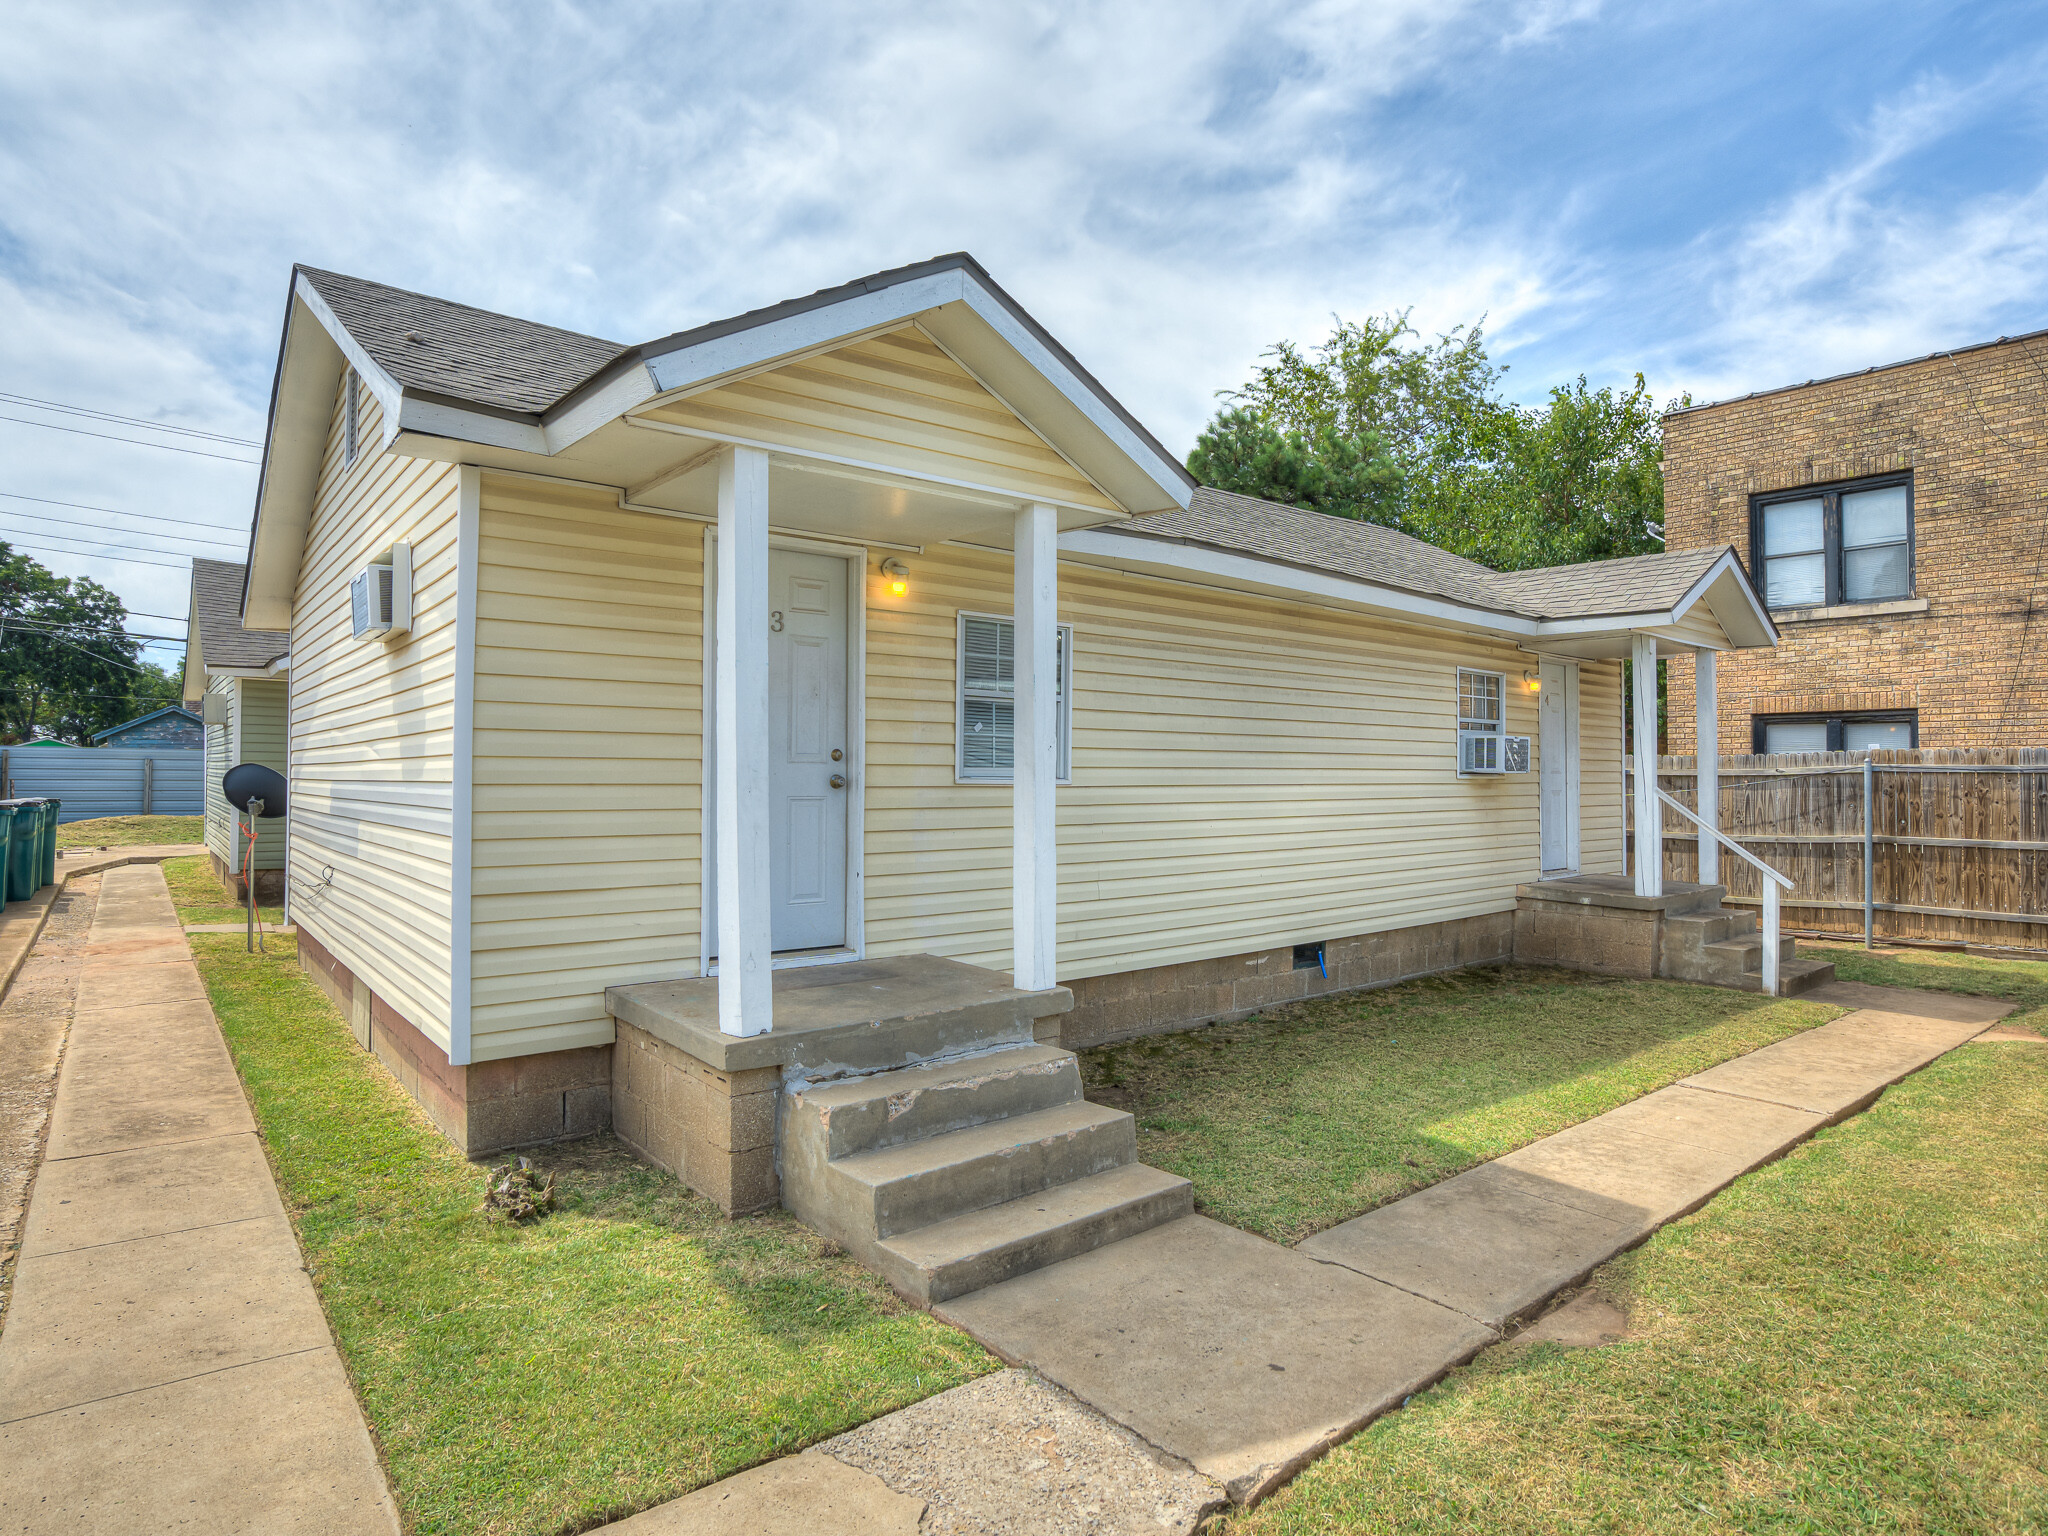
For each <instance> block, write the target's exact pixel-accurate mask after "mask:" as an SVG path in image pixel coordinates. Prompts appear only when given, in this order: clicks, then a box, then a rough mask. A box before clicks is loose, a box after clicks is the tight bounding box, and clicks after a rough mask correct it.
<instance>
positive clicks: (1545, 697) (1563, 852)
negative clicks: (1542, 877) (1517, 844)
mask: <svg viewBox="0 0 2048 1536" xmlns="http://www.w3.org/2000/svg"><path fill="white" fill-rule="evenodd" d="M1539 666H1540V670H1539V671H1538V672H1537V677H1538V678H1539V679H1540V680H1541V682H1542V688H1541V689H1540V690H1539V692H1538V693H1537V718H1538V722H1539V728H1540V730H1541V732H1542V734H1541V735H1540V736H1539V738H1538V740H1537V745H1536V751H1537V765H1538V774H1539V778H1540V780H1541V785H1540V794H1539V800H1540V802H1541V815H1542V818H1543V872H1544V873H1545V874H1547V875H1551V874H1566V873H1576V872H1577V870H1578V867H1579V664H1578V663H1577V662H1576V661H1549V660H1546V661H1543V662H1541V663H1540V664H1539Z"/></svg>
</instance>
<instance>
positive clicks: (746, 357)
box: [647, 270, 966, 395]
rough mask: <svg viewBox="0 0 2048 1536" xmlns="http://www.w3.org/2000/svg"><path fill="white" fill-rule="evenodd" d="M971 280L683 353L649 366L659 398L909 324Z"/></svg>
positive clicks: (841, 304) (877, 297)
mask: <svg viewBox="0 0 2048 1536" xmlns="http://www.w3.org/2000/svg"><path fill="white" fill-rule="evenodd" d="M965 280H966V274H964V273H962V272H960V271H958V270H954V271H948V272H934V273H933V274H932V275H931V276H929V277H920V278H916V279H914V280H912V281H910V282H907V283H894V284H891V285H890V286H888V287H886V288H882V289H879V290H876V291H873V292H869V293H860V294H855V295H853V296H852V297H850V298H845V299H841V300H839V301H838V302H837V303H834V304H824V305H821V306H819V307H818V308H816V309H807V310H804V311H803V312H801V313H799V314H794V315H788V316H785V317H784V318H783V319H780V320H771V321H768V322H767V323H766V324H764V325H753V326H748V327H747V328H746V329H745V330H738V331H732V332H729V333H727V334H726V335H723V336H714V337H712V338H710V339H709V340H707V341H700V342H698V343H697V344H696V345H695V346H691V347H678V348H677V349H676V350H675V351H673V352H663V353H660V354H658V355H657V356H654V357H650V358H649V359H648V360H647V373H648V376H649V377H650V378H651V379H652V380H653V383H654V388H655V390H656V392H657V393H660V394H664V395H665V394H667V393H669V392H670V391H671V390H680V389H694V388H697V387H699V386H702V385H704V384H708V383H710V382H712V381H714V380H717V379H721V378H723V377H725V376H726V375H727V374H733V373H744V372H746V371H748V370H750V369H755V368H759V367H762V366H763V365H764V364H771V363H775V362H779V361H781V360H783V359H785V358H788V357H791V356H794V355H795V354H797V353H800V352H815V351H817V350H818V349H819V348H820V347H825V346H830V345H831V344H832V343H834V342H836V341H838V340H839V339H840V338H842V337H849V336H852V335H854V334H856V333H859V332H864V331H873V330H876V329H878V328H879V327H882V326H886V325H890V324H893V323H895V322H898V321H902V320H907V319H909V318H910V317H911V316H912V315H915V314H918V313H920V312H922V311H924V310H927V309H934V308H936V307H938V306H939V305H941V304H948V303H951V302H952V301H953V300H955V299H957V298H959V297H960V290H961V287H962V285H963V284H964V282H965Z"/></svg>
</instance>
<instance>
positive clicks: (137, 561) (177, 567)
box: [7, 534, 192, 571]
mask: <svg viewBox="0 0 2048 1536" xmlns="http://www.w3.org/2000/svg"><path fill="white" fill-rule="evenodd" d="M36 537H37V538H42V537H43V535H42V534H37V535H36ZM7 542H8V543H9V544H12V545H14V546H15V547H16V548H18V549H32V550H36V551H38V552H39V553H41V554H45V555H72V556H75V557H77V558H78V559H80V560H84V559H88V558H90V559H94V560H119V561H122V562H123V563H125V564H127V565H160V566H162V567H163V568H164V569H165V570H167V571H187V570H190V569H191V568H192V567H191V562H190V561H189V560H187V561H185V562H184V563H182V564H181V563H180V562H178V561H175V560H145V559H143V558H142V557H141V556H140V555H103V554H98V553H95V552H94V551H92V550H89V549H52V548H51V547H50V546H49V545H47V544H31V543H28V542H27V541H26V540H23V539H9V540H8V541H7Z"/></svg>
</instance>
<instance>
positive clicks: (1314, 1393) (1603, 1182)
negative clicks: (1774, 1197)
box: [934, 982, 2010, 1503]
mask: <svg viewBox="0 0 2048 1536" xmlns="http://www.w3.org/2000/svg"><path fill="white" fill-rule="evenodd" d="M1809 996H1811V997H1813V998H1815V999H1817V1000H1820V1001H1824V1002H1833V1003H1836V1004H1839V1005H1841V1006H1845V1007H1849V1008H1853V1009H1855V1010H1857V1011H1855V1012H1852V1013H1850V1014H1847V1015H1845V1016H1844V1017H1842V1018H1840V1019H1837V1020H1835V1021H1834V1022H1833V1023H1830V1024H1825V1025H1822V1026H1820V1027H1819V1028H1817V1029H1812V1030H1808V1031H1806V1032H1804V1033H1802V1034H1798V1035H1794V1036H1792V1037H1791V1038H1789V1039H1786V1040H1782V1041H1780V1042H1778V1043H1777V1044H1775V1045H1770V1046H1766V1047H1764V1048H1763V1049H1762V1050H1759V1051H1755V1052H1753V1053H1751V1054H1750V1055H1747V1056H1741V1057H1737V1058H1736V1059H1734V1060H1732V1061H1728V1062H1724V1063H1722V1064H1721V1065H1720V1066H1717V1067H1714V1068H1712V1069H1710V1070H1709V1071H1706V1072H1702V1073H1699V1074H1698V1075H1696V1076H1694V1077H1690V1078H1687V1079H1685V1080H1684V1081H1683V1082H1680V1083H1677V1084H1674V1085H1673V1086H1671V1087H1669V1088H1665V1089H1662V1090H1660V1091H1659V1092H1656V1093H1652V1094H1648V1095H1646V1096H1645V1097H1643V1098H1641V1099H1638V1100H1636V1101H1635V1102H1633V1103H1630V1104H1626V1105H1623V1106H1622V1107H1621V1108H1619V1109H1616V1110H1613V1111H1611V1112H1609V1113H1607V1114H1604V1115H1600V1116H1597V1117H1595V1118H1594V1119H1592V1120H1588V1121H1586V1122H1585V1123H1583V1124H1581V1125H1577V1126H1573V1127H1572V1128H1571V1129H1569V1130H1565V1131H1561V1132H1559V1133H1558V1134H1557V1135H1555V1136H1549V1137H1545V1138H1544V1139H1543V1140H1541V1141H1538V1142H1535V1143H1533V1144H1531V1145H1530V1146H1527V1147H1524V1148H1522V1149H1521V1150H1520V1151H1518V1152H1514V1153H1510V1154H1509V1155H1508V1156H1506V1157H1503V1158H1500V1159H1498V1160H1496V1161H1494V1162H1491V1163H1487V1164H1484V1165H1482V1166H1481V1167H1478V1168H1475V1169H1473V1170H1471V1171H1470V1172H1468V1173H1464V1174H1461V1175H1459V1176H1458V1177H1456V1178H1453V1179H1448V1180H1446V1181H1445V1182H1443V1183H1441V1184H1438V1185H1434V1186H1432V1187H1431V1188H1429V1189H1426V1190H1422V1191H1420V1192H1418V1193H1416V1194H1414V1195H1410V1196H1409V1197H1408V1198H1406V1199H1404V1200H1399V1201H1396V1202H1394V1203H1393V1204H1390V1205H1386V1206H1383V1207H1381V1208H1380V1209H1379V1210H1376V1211H1372V1212H1370V1213H1368V1214H1367V1215H1364V1216H1361V1217H1358V1218H1357V1219H1356V1220H1354V1221H1348V1222H1346V1223H1344V1224H1343V1225H1342V1226H1339V1227H1335V1228H1332V1229H1331V1230H1330V1231H1327V1232H1323V1233H1319V1234H1317V1235H1316V1236H1315V1237H1312V1238H1310V1239H1308V1240H1307V1241H1306V1242H1304V1243H1302V1244H1301V1245H1300V1246H1299V1247H1298V1248H1294V1249H1288V1248H1282V1247H1279V1246H1277V1245H1275V1244H1272V1243H1268V1242H1265V1241H1263V1240H1261V1239H1259V1238H1255V1237H1252V1236H1250V1235H1248V1234H1246V1233H1243V1232H1239V1231H1236V1230H1234V1229H1232V1228H1229V1227H1225V1226H1222V1225H1219V1224H1218V1223H1216V1222H1213V1221H1208V1220H1206V1219H1205V1218H1203V1217H1200V1216H1192V1217H1188V1218H1186V1219H1184V1220H1182V1221H1177V1222H1173V1223H1171V1224H1169V1225H1167V1226H1163V1227H1158V1228H1155V1229H1154V1230H1152V1231H1150V1232H1147V1233H1144V1234H1142V1235H1140V1236H1138V1237H1134V1238H1130V1239H1128V1240H1127V1241H1124V1242H1121V1243H1117V1244H1114V1245H1113V1246H1111V1247H1107V1248H1102V1249H1098V1250H1097V1251H1096V1252H1094V1253H1090V1254H1087V1255H1084V1256H1083V1257H1081V1258H1077V1259H1072V1260H1069V1261H1068V1262H1066V1263H1064V1264H1058V1265H1054V1266H1052V1267H1051V1268H1048V1269H1042V1270H1039V1271H1037V1272H1036V1273H1034V1274H1029V1275H1024V1276H1021V1277H1019V1278H1018V1279H1015V1280H1011V1281H1007V1282H1005V1283H1004V1284H1002V1285H997V1286H992V1287H990V1288H989V1289H987V1290H983V1291H977V1292H975V1293H973V1294H972V1295H969V1296H964V1297H961V1298H959V1299H958V1300H956V1301H951V1302H947V1303H944V1304H943V1305H941V1306H939V1307H937V1308H935V1309H934V1310H935V1311H936V1312H937V1313H938V1315H939V1316H941V1317H943V1318H945V1319H946V1320H947V1321H949V1322H952V1323H954V1324H956V1325H957V1326H959V1327H961V1328H963V1329H965V1330H966V1331H967V1332H968V1333H970V1334H972V1335H973V1336H974V1337H975V1338H976V1339H978V1340H980V1341H981V1342H982V1343H983V1344H985V1345H987V1346H988V1347H989V1348H990V1349H992V1350H994V1351H995V1352H996V1353H997V1354H999V1355H1001V1356H1002V1357H1003V1358H1004V1359H1005V1360H1008V1361H1011V1362H1012V1363H1014V1364H1019V1365H1027V1366H1030V1367H1032V1368H1033V1369H1035V1370H1037V1371H1038V1372H1040V1373H1041V1374H1042V1375H1044V1376H1045V1377H1046V1378H1047V1379H1049V1380H1051V1381H1053V1382H1055V1383H1057V1384H1058V1385H1059V1386H1061V1387H1064V1388H1065V1389H1066V1390H1068V1391H1070V1392H1072V1393H1073V1394H1074V1395H1075V1396H1076V1397H1077V1398H1079V1399H1080V1400H1081V1401H1082V1402H1084V1403H1087V1404H1089V1405H1091V1406H1093V1407H1094V1408H1096V1409H1098V1410H1100V1411H1101V1412H1103V1413H1104V1414H1106V1415H1108V1416H1109V1417H1110V1418H1111V1419H1113V1420H1115V1421H1116V1422H1118V1423H1120V1424H1123V1425H1125V1426H1127V1427H1128V1428H1130V1429H1131V1430H1133V1431H1135V1432H1136V1433H1137V1434H1138V1435H1140V1436H1142V1437H1143V1438H1144V1439H1145V1440H1146V1441H1147V1442H1149V1443H1150V1444H1151V1445H1153V1446H1155V1447H1157V1448H1158V1449H1159V1450H1160V1451H1162V1452H1164V1453H1166V1454H1167V1455H1169V1456H1172V1457H1176V1458H1179V1459H1181V1460H1183V1461H1185V1462H1187V1463H1189V1464H1190V1465H1192V1466H1193V1467H1194V1468H1196V1469H1197V1470H1198V1471H1200V1472H1202V1473H1204V1474H1206V1475H1207V1476H1209V1477H1211V1478H1213V1479H1215V1480H1216V1481H1217V1482H1219V1483H1221V1484H1223V1485H1224V1486H1225V1487H1226V1488H1227V1489H1228V1490H1229V1493H1230V1496H1231V1498H1232V1499H1233V1500H1236V1501H1238V1502H1240V1503H1242V1502H1246V1501H1249V1500H1251V1499H1255V1498H1258V1497H1261V1496H1263V1495H1264V1494H1266V1493H1267V1492H1270V1491H1271V1490H1272V1489H1273V1488H1274V1487H1276V1486H1278V1485H1279V1484H1280V1483H1281V1482H1283V1481H1285V1480H1286V1479H1287V1478H1288V1477H1290V1476H1291V1475H1292V1474H1293V1473H1294V1472H1295V1471H1296V1470H1298V1469H1299V1468H1300V1467H1301V1466H1303V1465H1304V1464H1305V1463H1307V1462H1308V1461H1310V1460H1313V1459H1314V1458H1315V1457H1316V1456H1319V1455H1321V1454H1322V1453H1323V1452H1324V1451H1326V1450H1327V1449H1329V1448H1330V1447H1331V1446H1332V1445H1334V1444H1336V1443H1337V1442H1338V1441H1340V1440H1342V1439H1344V1438H1346V1437H1348V1436H1349V1435H1351V1434H1354V1433H1356V1432H1357V1430H1358V1429H1360V1428H1361V1427H1362V1426H1363V1425H1365V1424H1366V1423H1368V1422H1369V1421H1370V1420H1372V1419H1373V1418H1375V1417H1377V1416H1378V1415H1379V1414H1381V1413H1384V1412H1386V1411H1387V1410H1388V1409H1390V1408H1394V1407H1397V1406H1399V1404H1400V1403H1401V1402H1402V1401H1403V1400H1404V1399H1405V1398H1406V1397H1407V1396H1408V1394H1410V1393H1412V1392H1415V1391H1418V1390H1420V1389H1421V1388H1423V1387H1424V1386H1427V1385H1428V1384H1429V1383H1431V1382H1432V1381H1434V1380H1436V1379H1437V1378H1438V1377H1440V1376H1441V1375H1443V1373H1444V1372H1446V1371H1448V1370H1450V1369H1451V1368H1452V1367H1454V1366H1456V1365H1458V1364H1460V1363H1462V1362H1463V1361H1465V1360H1467V1359H1469V1358H1470V1357H1471V1356H1472V1355H1474V1354H1475V1353H1477V1352H1478V1351H1479V1350H1480V1349H1481V1348H1483V1347H1485V1346H1486V1345H1488V1344H1491V1343H1493V1342H1495V1341H1496V1340H1498V1339H1500V1338H1502V1337H1504V1336H1505V1334H1506V1331H1507V1330H1508V1328H1509V1327H1510V1326H1511V1324H1512V1323H1513V1322H1514V1321H1515V1320H1516V1319H1518V1318H1522V1317H1526V1316H1529V1315H1530V1314H1532V1313H1534V1312H1535V1311H1537V1310H1538V1309H1540V1308H1541V1307H1542V1306H1543V1304H1544V1303H1545V1302H1547V1301H1548V1300H1549V1299H1550V1298H1551V1297H1553V1296H1555V1295H1556V1294H1557V1293H1558V1292H1559V1291H1560V1290H1562V1289H1563V1288H1565V1287H1567V1286H1569V1285H1571V1284H1573V1283H1574V1282H1576V1281H1578V1280H1580V1279H1582V1278H1584V1277H1585V1276H1586V1275H1588V1274H1589V1273H1591V1271H1592V1270H1594V1269H1595V1268H1597V1267H1598V1266H1599V1265H1601V1264H1604V1263H1606V1262H1607V1261H1608V1260H1609V1259H1611V1258H1613V1257H1614V1256H1615V1255H1616V1254H1618V1253H1620V1252H1622V1251H1623V1250H1624V1249H1627V1248H1629V1247H1632V1246H1634V1245H1635V1244H1636V1243H1639V1242H1641V1241H1642V1240H1643V1239H1644V1238H1646V1237H1648V1236H1649V1235H1650V1234H1651V1233H1652V1232H1654V1231H1656V1229H1657V1228H1658V1227H1660V1226H1662V1225H1663V1224H1664V1223H1666V1222H1668V1221H1671V1220H1673V1219H1674V1218H1676V1217H1678V1216H1681V1215H1683V1214H1685V1213H1686V1212H1688V1211H1691V1210H1694V1209H1697V1208H1698V1207H1699V1206H1701V1205H1704V1204H1705V1203H1706V1202H1707V1200H1709V1199H1710V1198H1712V1196H1713V1195H1714V1193H1715V1192H1716V1191H1718V1190H1720V1189H1722V1188H1724V1187H1726V1186H1727V1185H1728V1184H1729V1183H1730V1182H1732V1181H1733V1180H1734V1179H1736V1178H1738V1177H1740V1176H1741V1175H1742V1174H1744V1173H1746V1172H1748V1171H1749V1170H1751V1169H1753V1168H1756V1167H1758V1166H1759V1165H1761V1164H1763V1163H1766V1162H1768V1161H1770V1160H1771V1159H1773V1158H1775V1157H1778V1156H1780V1155H1782V1154H1783V1153H1784V1152H1785V1151H1786V1150H1788V1149H1789V1148H1791V1147H1792V1146H1794V1145H1795V1144H1797V1143H1798V1142H1800V1141H1802V1140H1804V1139H1805V1138H1806V1137H1808V1136H1811V1135H1812V1134H1813V1133H1814V1132H1815V1131H1817V1130H1819V1129H1820V1128H1821V1127H1822V1126H1825V1125H1828V1124H1831V1123H1833V1122H1834V1121H1836V1120H1839V1119H1842V1118H1844V1117H1846V1116H1848V1115H1851V1114H1854V1113H1855V1112H1856V1111H1858V1110H1860V1109H1862V1108H1864V1107H1865V1106H1866V1105H1868V1104H1869V1103H1870V1102H1871V1101H1872V1100H1874V1099H1875V1098H1876V1097H1877V1096H1878V1095H1879V1094H1880V1093H1882V1092H1883V1091H1884V1089H1885V1088H1886V1087H1887V1086H1888V1085H1890V1084H1892V1083H1894V1082H1897V1081H1898V1080H1899V1079H1900V1078H1902V1077H1904V1076H1906V1075H1907V1074H1908V1073H1911V1072H1914V1071H1917V1070H1918V1069H1919V1068H1921V1067H1923V1066H1925V1065H1927V1063H1929V1062H1930V1061H1932V1060H1934V1059H1935V1058H1936V1057H1938V1056H1940V1055H1941V1054H1943V1053H1944V1052H1946V1051H1948V1050H1951V1049H1953V1048H1954V1047H1955V1046H1958V1045H1961V1044H1962V1043H1963V1042H1964V1041H1966V1040H1968V1039H1970V1038H1971V1037H1972V1036H1974V1035H1976V1034H1978V1033H1980V1032H1982V1031H1983V1030H1984V1029H1985V1028H1987V1027H1988V1026H1990V1025H1992V1024H1994V1023H1995V1022H1996V1021H1997V1020H1998V1019H2000V1018H2002V1017H2003V1016H2004V1015H2005V1014H2006V1013H2007V1012H2008V1011H2010V1005H2008V1004H2005V1003H1999V1002H1994V1001H1990V1000H1987V999H1979V998H1966V997H1957V996H1953V995H1949V994H1944V993H1933V992H1918V991H1908V990H1904V989H1897V988H1884V987H1864V986H1857V985H1855V984H1852V983H1842V982H1837V983H1832V984H1830V985H1829V986H1826V987H1823V988H1820V989H1817V990H1816V991H1814V992H1813V993H1811V994H1809Z"/></svg>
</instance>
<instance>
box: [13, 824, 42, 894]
mask: <svg viewBox="0 0 2048 1536" xmlns="http://www.w3.org/2000/svg"><path fill="white" fill-rule="evenodd" d="M7 819H8V820H9V822H11V823H12V828H11V830H12V832H13V836H12V838H11V839H10V840H9V842H8V847H7V899H8V900H9V901H25V900H27V899H28V898H29V897H30V896H33V895H34V894H35V893H36V884H37V877H38V876H39V875H41V874H42V872H43V869H42V856H43V850H42V849H41V848H40V847H39V846H38V845H37V840H36V832H37V830H38V829H39V828H40V827H41V826H42V820H43V813H42V811H41V810H40V809H38V808H37V806H36V803H35V802H34V801H33V800H14V801H10V802H8V803H7Z"/></svg>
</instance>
